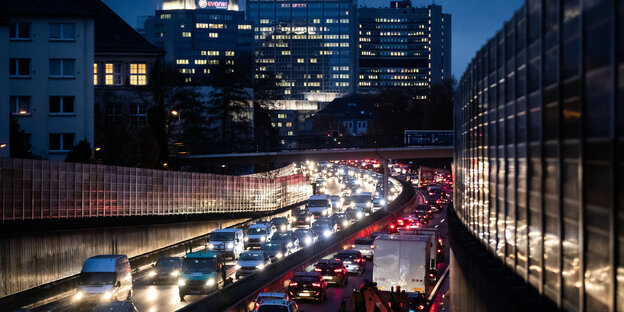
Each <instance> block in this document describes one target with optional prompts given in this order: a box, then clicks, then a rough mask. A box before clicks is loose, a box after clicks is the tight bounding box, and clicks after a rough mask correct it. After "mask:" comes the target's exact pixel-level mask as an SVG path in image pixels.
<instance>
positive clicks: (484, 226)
mask: <svg viewBox="0 0 624 312" xmlns="http://www.w3.org/2000/svg"><path fill="white" fill-rule="evenodd" d="M623 44H624V10H623V7H622V2H621V1H611V0H594V1H535V0H528V1H526V2H525V5H524V6H523V7H521V8H520V9H519V10H518V11H517V12H516V13H515V14H514V16H513V17H512V18H511V19H510V20H509V21H507V22H506V23H505V25H504V27H503V28H502V29H500V30H499V31H498V32H497V33H496V35H495V36H493V37H492V38H491V39H490V40H488V41H487V42H486V43H484V45H483V47H482V48H481V49H480V50H479V51H478V52H477V54H476V56H475V57H474V58H473V60H472V62H471V63H470V64H469V65H468V68H467V69H466V71H465V72H464V74H463V76H462V78H461V81H460V83H459V87H458V91H457V98H456V100H455V161H454V164H455V166H454V168H455V174H454V178H455V190H454V195H455V203H454V204H455V212H456V215H457V217H456V218H452V217H451V216H452V215H453V213H452V211H449V214H448V215H449V221H450V222H449V225H450V229H449V233H450V234H449V236H450V237H451V245H452V249H453V253H452V256H451V261H450V263H451V265H450V268H451V273H450V275H451V276H452V277H451V283H450V287H451V289H453V294H452V295H451V301H452V302H451V306H453V307H454V309H455V310H456V311H460V312H463V311H551V310H557V311H624V257H622V255H624V231H623V228H624V227H623V225H624V214H623V213H622V212H623V211H624V200H623V198H624V197H623V196H622V194H624V162H623V160H624V157H623V156H622V151H623V150H624V145H623V142H624V132H623V131H622V129H623V127H624V110H623V109H622V108H623V107H624V105H623V104H624V84H623V83H622V82H623V81H624V70H623V69H624V45H623ZM493 294H495V295H493Z"/></svg>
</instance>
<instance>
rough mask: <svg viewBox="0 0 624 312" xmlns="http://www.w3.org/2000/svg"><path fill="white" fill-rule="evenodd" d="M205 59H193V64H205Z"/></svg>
mask: <svg viewBox="0 0 624 312" xmlns="http://www.w3.org/2000/svg"><path fill="white" fill-rule="evenodd" d="M206 63H207V61H206V60H195V65H206Z"/></svg>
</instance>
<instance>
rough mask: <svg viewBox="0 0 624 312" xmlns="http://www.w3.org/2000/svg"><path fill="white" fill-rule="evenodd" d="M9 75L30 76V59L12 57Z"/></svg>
mask: <svg viewBox="0 0 624 312" xmlns="http://www.w3.org/2000/svg"><path fill="white" fill-rule="evenodd" d="M10 63H11V64H10V66H9V76H11V77H30V59H27V58H12V59H11V60H10Z"/></svg>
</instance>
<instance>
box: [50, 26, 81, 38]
mask: <svg viewBox="0 0 624 312" xmlns="http://www.w3.org/2000/svg"><path fill="white" fill-rule="evenodd" d="M75 37H76V24H73V23H50V40H74V38H75Z"/></svg>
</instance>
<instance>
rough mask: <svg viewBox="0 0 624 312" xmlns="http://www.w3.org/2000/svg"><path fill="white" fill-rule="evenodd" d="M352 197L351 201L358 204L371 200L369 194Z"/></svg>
mask: <svg viewBox="0 0 624 312" xmlns="http://www.w3.org/2000/svg"><path fill="white" fill-rule="evenodd" d="M352 198H353V201H354V202H356V203H358V204H363V203H367V202H369V201H370V200H371V199H370V196H368V195H353V197H352Z"/></svg>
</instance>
